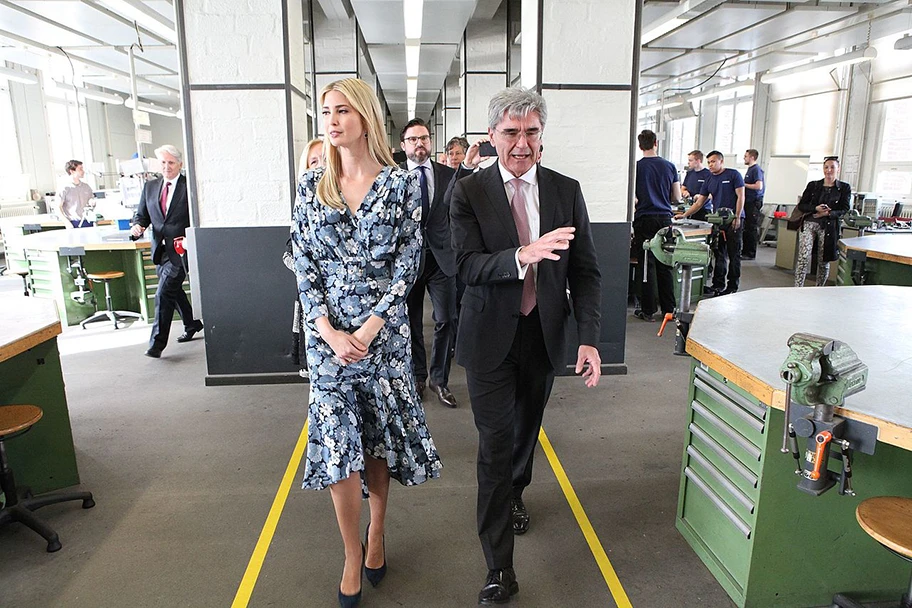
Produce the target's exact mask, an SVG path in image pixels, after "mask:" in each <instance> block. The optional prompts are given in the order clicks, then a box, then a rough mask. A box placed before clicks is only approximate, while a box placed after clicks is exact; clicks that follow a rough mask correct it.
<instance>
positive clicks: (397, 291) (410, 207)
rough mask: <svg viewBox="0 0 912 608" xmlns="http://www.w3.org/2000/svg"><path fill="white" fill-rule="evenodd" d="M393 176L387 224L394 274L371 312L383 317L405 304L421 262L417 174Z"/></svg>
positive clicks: (419, 199) (419, 193)
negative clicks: (393, 246)
mask: <svg viewBox="0 0 912 608" xmlns="http://www.w3.org/2000/svg"><path fill="white" fill-rule="evenodd" d="M395 179H396V182H395V183H394V184H393V187H392V188H390V198H391V200H390V206H391V207H392V209H391V211H390V214H391V217H390V223H391V224H392V225H393V233H392V235H391V236H390V238H391V239H395V240H396V251H395V261H394V262H393V276H392V278H391V280H390V286H389V290H388V291H387V292H386V293H385V294H383V297H382V298H380V300H379V301H378V302H377V305H376V306H374V309H373V310H372V311H371V313H372V314H374V315H376V316H378V317H381V318H383V319H386V318H387V317H393V316H394V313H395V311H396V310H398V309H399V307H401V306H405V296H406V294H408V292H409V290H410V289H411V288H412V285H414V284H415V279H417V278H418V265H419V264H420V263H421V192H420V190H419V188H418V177H417V176H416V175H415V174H414V173H405V174H404V175H403V176H402V177H398V176H397V177H396V178H395Z"/></svg>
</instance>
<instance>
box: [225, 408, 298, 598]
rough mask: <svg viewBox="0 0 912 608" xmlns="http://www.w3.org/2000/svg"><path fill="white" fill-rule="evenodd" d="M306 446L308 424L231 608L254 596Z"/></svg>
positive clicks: (293, 454) (289, 462) (286, 469)
mask: <svg viewBox="0 0 912 608" xmlns="http://www.w3.org/2000/svg"><path fill="white" fill-rule="evenodd" d="M306 446H307V422H305V423H304V428H303V429H301V436H300V437H298V443H297V444H296V445H295V448H294V452H292V454H291V460H289V461H288V466H287V467H286V468H285V475H284V476H283V477H282V483H280V484H279V491H278V492H276V496H275V499H274V500H273V501H272V508H270V509H269V515H267V516H266V523H265V524H263V530H262V532H260V539H259V540H258V541H257V544H256V547H254V549H253V555H251V556H250V562H248V563H247V571H246V572H244V578H243V579H241V584H240V586H239V587H238V590H237V594H235V596H234V601H233V602H232V603H231V608H246V607H247V604H248V602H250V596H251V595H253V588H254V586H256V582H257V578H259V576H260V569H261V568H262V567H263V560H265V559H266V552H267V551H269V544H270V543H272V536H273V535H274V534H275V530H276V526H277V525H278V524H279V518H280V517H281V516H282V509H284V508H285V501H286V500H287V499H288V492H289V490H291V482H292V481H293V480H294V477H295V473H297V471H298V465H299V464H300V463H301V458H303V457H304V448H305V447H306Z"/></svg>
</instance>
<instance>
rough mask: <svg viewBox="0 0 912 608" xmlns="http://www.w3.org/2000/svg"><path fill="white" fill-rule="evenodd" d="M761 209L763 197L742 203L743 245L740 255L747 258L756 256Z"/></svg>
mask: <svg viewBox="0 0 912 608" xmlns="http://www.w3.org/2000/svg"><path fill="white" fill-rule="evenodd" d="M761 209H763V199H759V200H755V201H750V202H745V203H744V246H743V247H742V249H741V255H743V256H744V257H747V258H755V257H757V244H758V242H759V240H760V218H761V214H760V210H761Z"/></svg>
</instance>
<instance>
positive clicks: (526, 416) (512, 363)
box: [466, 308, 554, 570]
mask: <svg viewBox="0 0 912 608" xmlns="http://www.w3.org/2000/svg"><path fill="white" fill-rule="evenodd" d="M549 361H550V360H549V359H548V353H547V351H546V350H545V341H544V337H543V335H542V328H541V319H540V317H539V314H538V308H535V309H533V310H532V312H531V313H529V315H528V316H526V317H522V318H520V319H519V323H518V325H517V329H516V335H515V337H514V338H513V344H512V346H511V348H510V352H509V353H508V354H507V358H506V359H505V360H504V361H503V363H501V364H500V365H499V366H497V367H496V368H495V369H493V370H492V371H490V372H477V371H472V370H468V369H467V370H466V385H467V386H468V389H469V395H471V397H472V413H473V414H474V416H475V427H476V428H477V429H478V511H477V518H478V536H479V538H480V539H481V547H482V550H483V551H484V554H485V561H486V562H487V565H488V568H489V569H490V570H497V569H500V568H509V567H512V566H513V524H512V519H511V514H510V502H511V498H514V497H517V498H521V497H522V493H523V490H525V489H526V486H528V485H529V484H530V483H531V481H532V456H533V454H534V453H535V444H536V442H537V441H538V430H539V428H540V427H541V423H542V417H543V416H544V412H545V404H546V403H547V402H548V397H549V396H550V395H551V387H552V386H553V384H554V369H553V368H552V367H551V364H550V362H549ZM514 403H515V406H513V404H514ZM511 406H513V407H511ZM498 480H499V481H498ZM511 480H512V481H511Z"/></svg>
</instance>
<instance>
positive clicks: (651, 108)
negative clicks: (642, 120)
mask: <svg viewBox="0 0 912 608" xmlns="http://www.w3.org/2000/svg"><path fill="white" fill-rule="evenodd" d="M683 103H684V99H683V98H682V97H681V96H680V95H675V96H674V97H671V98H669V99H667V100H665V106H664V107H665V109H666V110H667V109H669V108H674V107H676V106H679V105H681V104H683ZM661 109H662V101H661V100H659V101H656V102H653V103H651V104H649V105H645V106H643V107H641V108H640V109H639V110H637V114H652V113H653V112H658V111H659V110H661Z"/></svg>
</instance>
